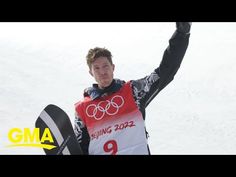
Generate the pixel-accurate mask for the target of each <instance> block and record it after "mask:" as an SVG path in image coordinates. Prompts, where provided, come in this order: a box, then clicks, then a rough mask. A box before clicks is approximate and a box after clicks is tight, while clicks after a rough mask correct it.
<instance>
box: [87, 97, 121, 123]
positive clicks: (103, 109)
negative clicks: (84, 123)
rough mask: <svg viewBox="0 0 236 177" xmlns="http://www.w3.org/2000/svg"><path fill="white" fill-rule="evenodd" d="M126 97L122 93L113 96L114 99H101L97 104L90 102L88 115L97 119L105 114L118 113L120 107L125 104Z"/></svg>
mask: <svg viewBox="0 0 236 177" xmlns="http://www.w3.org/2000/svg"><path fill="white" fill-rule="evenodd" d="M124 102H125V101H124V98H123V97H122V96H120V95H116V96H114V97H112V99H111V100H110V101H109V100H106V101H100V102H99V103H98V104H97V105H96V104H90V105H89V106H87V108H86V114H87V116H88V117H93V118H94V119H96V120H101V119H102V118H103V117H104V116H105V114H107V115H109V116H113V115H116V114H117V113H118V111H119V109H120V108H121V107H122V106H123V105H124Z"/></svg>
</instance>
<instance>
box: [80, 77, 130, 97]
mask: <svg viewBox="0 0 236 177" xmlns="http://www.w3.org/2000/svg"><path fill="white" fill-rule="evenodd" d="M124 83H125V81H122V80H119V79H113V81H112V83H111V84H110V85H109V86H108V87H106V88H104V89H100V88H99V87H98V84H93V86H92V87H89V88H87V89H85V91H84V97H86V96H89V97H90V98H91V99H92V100H95V99H97V98H100V97H101V96H103V95H105V94H110V93H114V92H117V91H118V90H120V88H121V87H122V86H123V84H124Z"/></svg>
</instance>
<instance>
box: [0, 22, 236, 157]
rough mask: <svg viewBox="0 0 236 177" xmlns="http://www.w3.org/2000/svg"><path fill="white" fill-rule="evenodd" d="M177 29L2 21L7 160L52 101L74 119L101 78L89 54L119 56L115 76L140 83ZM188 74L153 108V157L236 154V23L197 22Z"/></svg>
mask: <svg viewBox="0 0 236 177" xmlns="http://www.w3.org/2000/svg"><path fill="white" fill-rule="evenodd" d="M174 29H175V23H173V22H172V23H0V154H43V151H42V149H36V148H27V147H14V148H13V147H12V148H9V147H6V145H8V144H9V143H10V142H9V140H8V137H7V134H8V132H9V130H10V129H12V128H13V127H19V128H25V127H29V128H33V127H34V122H35V120H36V118H37V116H38V115H39V113H40V112H41V110H42V109H43V108H44V107H45V106H46V105H47V104H49V103H53V104H56V105H59V106H60V107H62V108H63V109H64V110H65V111H66V112H67V113H68V115H69V116H70V117H71V121H72V122H73V119H74V117H73V116H74V110H73V109H74V107H73V105H74V103H76V102H77V101H78V100H79V99H80V98H82V92H83V89H84V88H85V87H87V86H90V85H91V83H92V82H93V78H92V77H91V76H90V75H89V74H88V68H87V66H86V62H85V55H86V54H87V51H88V50H89V49H90V48H93V47H95V46H100V47H106V48H108V49H110V50H111V52H112V53H113V56H114V57H113V59H114V63H115V64H116V70H115V77H117V78H122V79H124V80H129V79H138V78H141V77H144V76H145V75H147V74H149V73H150V72H152V71H153V70H154V69H155V68H156V67H157V66H158V65H159V63H160V61H161V58H162V55H163V52H164V50H165V48H166V47H167V45H168V40H169V38H170V37H171V35H172V33H173V32H174ZM191 32H192V34H191V38H190V44H189V48H188V50H187V53H186V55H185V58H184V60H183V63H182V65H181V68H180V70H179V71H178V73H177V75H176V77H175V79H174V81H173V82H172V83H170V85H168V86H167V87H166V88H165V89H164V90H163V91H162V92H161V93H160V94H159V95H158V96H157V97H156V98H155V99H154V101H153V102H152V103H151V104H150V105H149V107H148V108H147V118H146V126H147V130H148V132H149V135H150V138H149V144H150V148H151V152H152V154H235V153H236V148H235V147H236V141H234V139H235V138H236V125H235V122H236V116H235V115H236V109H235V107H236V82H235V78H234V77H235V76H236V61H235V60H236V53H235V49H234V48H235V46H236V23H193V26H192V31H191Z"/></svg>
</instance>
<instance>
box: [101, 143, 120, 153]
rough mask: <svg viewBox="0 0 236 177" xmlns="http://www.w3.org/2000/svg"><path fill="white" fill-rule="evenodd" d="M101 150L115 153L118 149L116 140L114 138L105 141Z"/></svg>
mask: <svg viewBox="0 0 236 177" xmlns="http://www.w3.org/2000/svg"><path fill="white" fill-rule="evenodd" d="M103 150H104V151H105V152H109V153H110V154H111V155H116V153H117V150H118V146H117V143H116V141H115V140H110V141H107V142H106V143H105V144H104V146H103Z"/></svg>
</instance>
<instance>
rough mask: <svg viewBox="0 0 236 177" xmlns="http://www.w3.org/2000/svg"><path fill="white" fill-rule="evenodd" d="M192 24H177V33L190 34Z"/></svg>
mask: <svg viewBox="0 0 236 177" xmlns="http://www.w3.org/2000/svg"><path fill="white" fill-rule="evenodd" d="M191 25H192V22H176V28H177V31H178V32H180V33H184V34H188V33H190V29H191Z"/></svg>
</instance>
